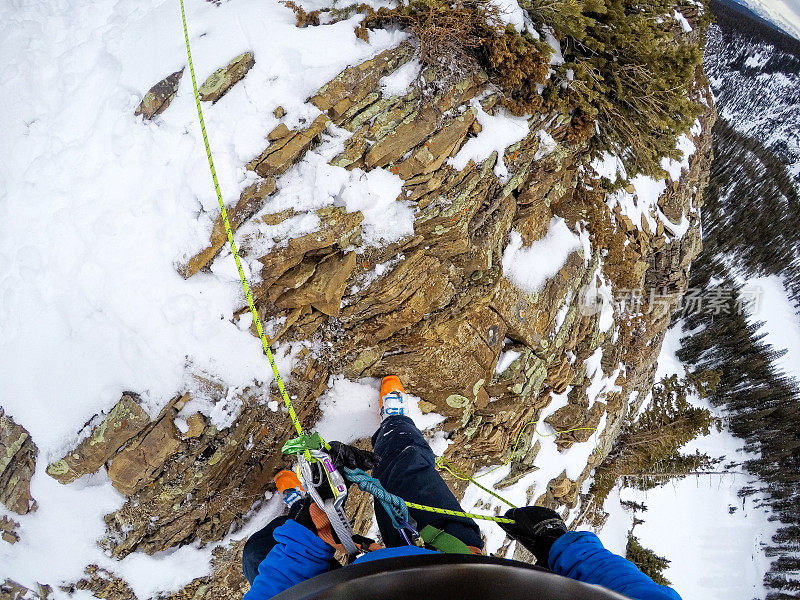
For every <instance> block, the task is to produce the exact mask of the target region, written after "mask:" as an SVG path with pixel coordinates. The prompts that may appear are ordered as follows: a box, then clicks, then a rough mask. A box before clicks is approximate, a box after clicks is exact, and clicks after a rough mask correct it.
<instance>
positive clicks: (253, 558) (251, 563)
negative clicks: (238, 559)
mask: <svg viewBox="0 0 800 600" xmlns="http://www.w3.org/2000/svg"><path fill="white" fill-rule="evenodd" d="M288 520H289V517H288V516H282V517H277V518H275V519H273V520H272V521H270V523H269V524H268V525H267V526H266V527H264V528H263V529H261V530H260V531H257V532H255V533H254V534H253V535H251V536H250V538H249V539H248V540H247V542H245V545H244V549H243V550H242V573H244V576H245V577H246V578H247V581H248V582H249V583H250V585H252V584H253V580H254V579H255V578H256V575H258V566H259V565H260V564H261V561H262V560H264V559H265V558H266V556H267V554H269V551H270V550H272V547H273V546H274V545H275V538H274V537H273V536H272V532H273V531H275V529H276V528H278V527H280V526H281V525H283V524H284V523H285V522H286V521H288Z"/></svg>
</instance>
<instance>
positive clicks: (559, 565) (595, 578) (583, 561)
mask: <svg viewBox="0 0 800 600" xmlns="http://www.w3.org/2000/svg"><path fill="white" fill-rule="evenodd" d="M550 568H551V569H552V570H553V572H554V573H558V574H559V575H564V576H566V577H570V578H572V579H577V580H578V581H583V582H585V583H595V584H597V585H602V586H603V587H605V588H608V589H609V590H612V591H615V592H619V593H620V594H623V595H625V596H628V597H630V598H633V599H634V600H681V597H680V596H679V595H678V594H677V592H676V591H675V590H673V589H672V588H669V587H666V586H663V585H658V584H657V583H656V582H654V581H653V580H652V579H650V578H649V577H648V576H647V575H645V574H644V573H642V572H641V571H640V570H639V569H638V568H636V565H634V564H633V563H632V562H630V561H628V560H625V559H624V558H622V557H621V556H617V555H616V554H614V553H613V552H609V551H608V550H606V549H605V548H603V544H602V542H600V540H599V539H598V537H597V536H596V535H595V534H593V533H590V532H588V531H568V532H567V533H565V534H564V535H562V536H561V537H560V538H558V539H557V540H556V542H555V544H553V547H552V548H551V549H550Z"/></svg>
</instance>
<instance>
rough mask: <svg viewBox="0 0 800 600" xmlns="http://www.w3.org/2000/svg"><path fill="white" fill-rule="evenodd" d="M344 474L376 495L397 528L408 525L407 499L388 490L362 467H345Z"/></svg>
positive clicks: (365, 490)
mask: <svg viewBox="0 0 800 600" xmlns="http://www.w3.org/2000/svg"><path fill="white" fill-rule="evenodd" d="M344 474H345V477H347V479H348V481H350V482H351V483H355V484H356V485H357V486H358V489H360V490H361V491H362V492H366V493H368V494H370V495H372V496H374V497H375V498H376V499H377V500H378V502H380V503H381V506H383V508H384V510H385V511H386V513H387V514H388V515H389V518H390V519H391V520H392V525H394V527H395V528H396V529H401V530H402V529H404V528H405V527H407V526H408V506H406V503H405V500H403V499H402V498H401V497H400V496H395V495H394V494H390V493H389V492H387V491H386V489H385V488H384V487H383V485H381V482H380V481H378V480H377V479H375V478H374V477H371V476H369V475H368V474H367V473H366V472H365V471H363V470H361V469H348V468H346V467H345V469H344Z"/></svg>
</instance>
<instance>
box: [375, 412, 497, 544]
mask: <svg viewBox="0 0 800 600" xmlns="http://www.w3.org/2000/svg"><path fill="white" fill-rule="evenodd" d="M372 447H373V449H374V450H375V452H376V453H377V454H378V455H379V456H380V457H381V461H380V463H378V466H376V467H375V469H373V475H374V476H375V477H376V478H377V479H378V480H379V481H380V482H381V484H383V487H384V488H386V490H387V491H388V492H391V493H392V494H395V495H397V496H400V497H401V498H403V499H404V500H408V501H410V502H416V503H417V504H425V505H427V506H436V507H438V508H446V509H450V510H458V511H461V510H462V508H461V505H460V504H459V503H458V500H456V497H455V496H454V495H453V492H451V491H450V488H449V487H447V484H446V483H445V482H444V480H443V479H442V478H441V476H440V475H439V472H438V471H437V470H436V458H435V456H434V454H433V451H432V450H431V447H430V446H429V445H428V443H427V442H426V441H425V438H423V437H422V432H420V430H419V429H417V427H416V426H415V425H414V422H413V421H412V420H411V419H410V418H408V417H405V416H391V417H387V418H386V419H384V421H383V423H382V424H381V426H380V427H379V428H378V431H376V432H375V435H373V436H372ZM409 513H410V514H411V516H412V517H414V519H415V520H416V521H417V526H418V529H420V530H421V529H422V528H423V527H425V526H426V525H433V526H434V527H436V528H437V529H442V530H444V531H446V532H447V533H449V534H450V535H452V536H454V537H456V538H458V539H459V540H461V541H462V542H464V543H465V544H467V545H468V546H475V547H477V548H483V540H481V537H480V530H479V529H478V526H477V525H476V524H475V521H473V520H472V519H467V518H465V517H451V516H448V515H441V514H438V513H432V512H427V511H421V510H417V509H415V508H411V509H409ZM375 516H376V519H377V521H378V527H379V528H380V531H381V536H382V537H383V543H384V544H385V545H386V546H387V547H392V546H402V545H404V544H405V541H404V540H403V538H402V537H401V536H400V534H399V533H398V532H397V530H396V529H395V528H394V527H393V526H392V521H391V519H390V518H389V515H388V514H386V511H385V510H384V509H383V506H381V504H380V503H379V502H376V503H375Z"/></svg>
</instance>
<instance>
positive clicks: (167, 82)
mask: <svg viewBox="0 0 800 600" xmlns="http://www.w3.org/2000/svg"><path fill="white" fill-rule="evenodd" d="M183 71H184V69H181V70H180V71H175V72H174V73H173V74H172V75H167V76H166V77H165V78H164V79H162V80H161V81H159V82H158V83H157V84H155V85H154V86H153V87H151V88H150V89H149V90H148V92H147V93H146V94H145V95H144V98H142V101H141V103H140V104H139V106H138V107H137V108H136V112H135V113H134V114H135V115H137V116H138V115H142V116H143V117H144V118H145V119H147V120H149V119H152V118H153V117H155V116H157V115H160V114H161V113H162V112H164V111H165V110H167V107H168V106H169V104H170V102H172V99H173V98H174V97H175V94H176V93H177V91H178V86H179V85H180V83H181V77H183Z"/></svg>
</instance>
